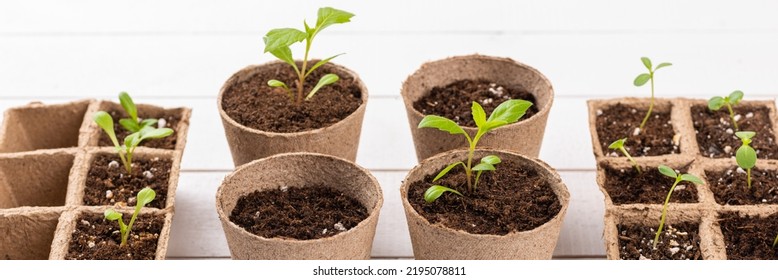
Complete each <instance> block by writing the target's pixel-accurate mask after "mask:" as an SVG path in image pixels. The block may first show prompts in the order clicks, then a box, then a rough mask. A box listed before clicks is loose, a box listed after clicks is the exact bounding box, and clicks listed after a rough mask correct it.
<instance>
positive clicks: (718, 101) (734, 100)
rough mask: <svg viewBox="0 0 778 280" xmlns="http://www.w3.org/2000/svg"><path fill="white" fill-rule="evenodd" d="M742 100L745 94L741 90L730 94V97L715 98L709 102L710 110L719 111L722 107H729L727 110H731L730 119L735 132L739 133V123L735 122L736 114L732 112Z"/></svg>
mask: <svg viewBox="0 0 778 280" xmlns="http://www.w3.org/2000/svg"><path fill="white" fill-rule="evenodd" d="M740 100H743V92H742V91H739V90H736V91H733V92H732V93H730V94H729V96H725V97H721V96H714V97H712V98H711V99H710V100H708V109H710V110H711V111H718V110H719V109H721V107H724V105H727V109H728V110H729V118H730V119H731V120H732V126H734V127H735V131H738V130H740V129H739V128H738V127H737V121H735V112H734V111H732V106H735V105H737V104H738V103H740Z"/></svg>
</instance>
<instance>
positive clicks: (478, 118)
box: [472, 101, 486, 127]
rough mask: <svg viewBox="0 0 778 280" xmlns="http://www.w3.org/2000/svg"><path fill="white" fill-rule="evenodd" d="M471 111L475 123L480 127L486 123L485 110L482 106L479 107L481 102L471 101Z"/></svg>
mask: <svg viewBox="0 0 778 280" xmlns="http://www.w3.org/2000/svg"><path fill="white" fill-rule="evenodd" d="M472 111H473V120H474V121H475V125H476V126H478V127H482V126H483V125H484V124H485V123H486V112H485V111H484V108H483V107H481V104H478V102H475V101H473V107H472Z"/></svg>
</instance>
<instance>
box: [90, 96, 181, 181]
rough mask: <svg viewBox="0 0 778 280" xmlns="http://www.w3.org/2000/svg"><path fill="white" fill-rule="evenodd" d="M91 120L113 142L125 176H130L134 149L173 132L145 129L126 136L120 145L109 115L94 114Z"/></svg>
mask: <svg viewBox="0 0 778 280" xmlns="http://www.w3.org/2000/svg"><path fill="white" fill-rule="evenodd" d="M93 120H94V122H95V123H97V125H98V126H99V127H100V128H102V129H103V131H105V133H106V134H108V137H109V138H111V142H113V145H114V148H116V152H117V153H118V154H119V158H120V159H121V161H122V164H124V169H125V170H126V171H127V174H132V155H133V153H134V152H135V148H137V147H138V145H140V143H141V142H143V140H147V139H160V138H165V137H168V136H170V135H171V134H173V130H172V129H170V128H153V127H147V128H144V129H141V130H140V131H138V132H135V133H133V134H130V135H127V137H125V138H124V143H123V144H122V145H120V144H119V140H118V139H116V132H115V131H114V130H113V118H111V115H109V114H108V113H106V112H104V111H99V112H97V113H95V115H94V117H93Z"/></svg>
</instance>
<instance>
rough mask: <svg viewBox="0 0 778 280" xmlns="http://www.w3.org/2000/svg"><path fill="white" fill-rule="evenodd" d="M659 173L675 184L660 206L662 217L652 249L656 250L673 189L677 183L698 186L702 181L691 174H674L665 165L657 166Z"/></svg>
mask: <svg viewBox="0 0 778 280" xmlns="http://www.w3.org/2000/svg"><path fill="white" fill-rule="evenodd" d="M659 173H662V175H665V176H667V177H670V178H673V179H675V182H674V183H673V186H672V187H670V191H669V192H667V197H666V198H665V204H664V205H663V206H662V217H661V218H660V219H659V228H658V229H657V230H656V236H654V249H656V244H657V242H659V235H660V234H662V229H663V228H664V226H665V219H666V218H667V205H668V204H670V196H672V195H673V191H675V187H676V186H678V183H680V182H683V181H686V182H691V183H694V184H698V185H699V184H702V180H700V178H697V176H694V175H692V174H680V173H676V172H675V170H673V169H672V168H670V167H668V166H666V165H660V166H659Z"/></svg>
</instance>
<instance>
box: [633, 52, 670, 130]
mask: <svg viewBox="0 0 778 280" xmlns="http://www.w3.org/2000/svg"><path fill="white" fill-rule="evenodd" d="M640 60H641V61H643V65H644V66H646V69H648V73H641V74H640V75H638V76H637V77H635V81H634V82H633V83H634V84H635V86H638V87H640V86H643V85H645V84H646V83H647V82H648V81H651V103H650V104H649V105H648V112H646V117H644V118H643V122H641V123H640V128H639V129H640V131H643V127H644V126H645V125H646V122H647V121H648V118H649V117H650V116H651V110H653V109H654V72H656V70H659V69H660V68H664V67H667V66H671V65H673V64H672V63H669V62H662V63H660V64H659V65H657V66H656V68H652V65H651V59H648V57H641V58H640Z"/></svg>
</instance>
